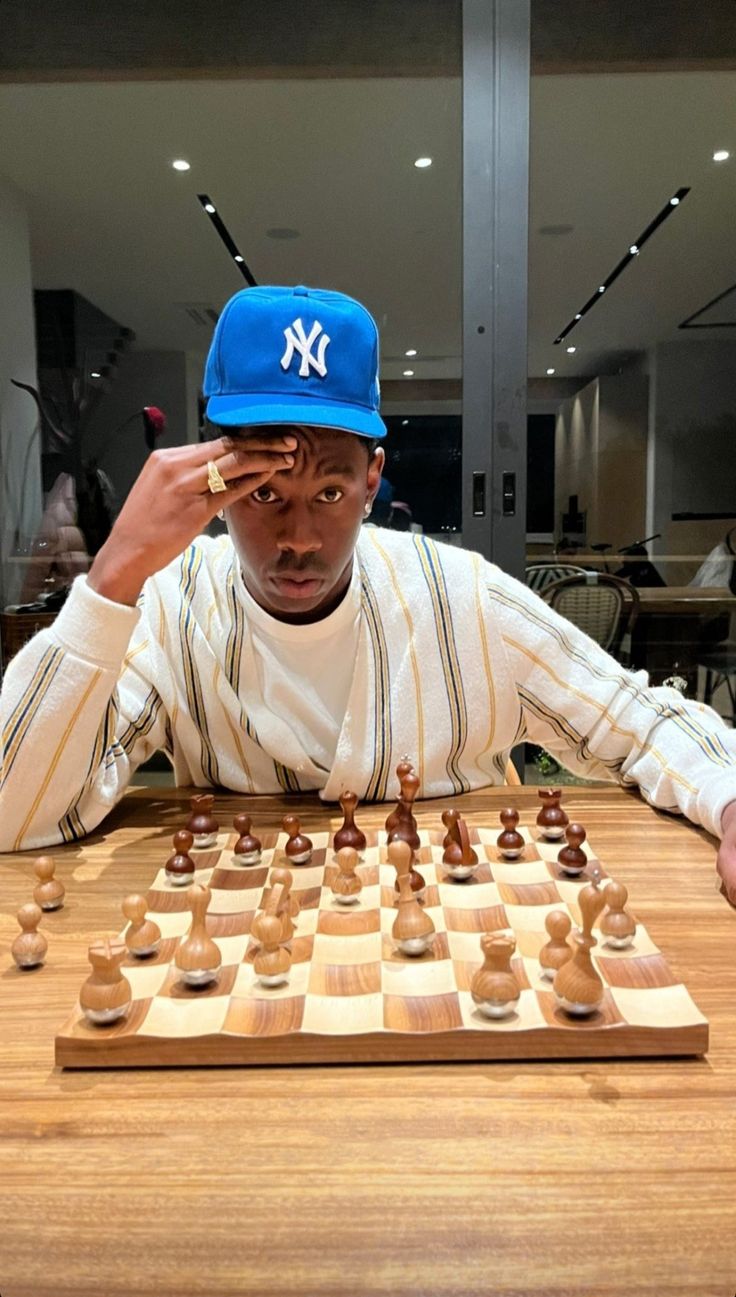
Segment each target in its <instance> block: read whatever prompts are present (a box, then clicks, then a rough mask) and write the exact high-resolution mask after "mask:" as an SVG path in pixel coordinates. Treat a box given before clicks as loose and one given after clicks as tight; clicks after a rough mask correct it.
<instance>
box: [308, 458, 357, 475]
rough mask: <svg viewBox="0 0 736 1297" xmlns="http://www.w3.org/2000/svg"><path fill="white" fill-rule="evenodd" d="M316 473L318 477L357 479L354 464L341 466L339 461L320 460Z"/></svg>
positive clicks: (316, 466)
mask: <svg viewBox="0 0 736 1297" xmlns="http://www.w3.org/2000/svg"><path fill="white" fill-rule="evenodd" d="M314 473H315V476H316V477H357V473H356V471H355V465H354V464H341V463H340V461H339V460H337V459H320V460H318V461H317V463H316V465H315V468H314Z"/></svg>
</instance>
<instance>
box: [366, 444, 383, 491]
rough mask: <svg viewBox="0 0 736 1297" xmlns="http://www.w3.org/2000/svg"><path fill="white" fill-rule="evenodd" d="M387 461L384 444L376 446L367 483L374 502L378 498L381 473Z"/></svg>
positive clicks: (369, 467)
mask: <svg viewBox="0 0 736 1297" xmlns="http://www.w3.org/2000/svg"><path fill="white" fill-rule="evenodd" d="M385 463H386V454H385V451H384V449H383V446H376V449H375V450H374V452H373V456H372V458H371V461H370V463H369V465H368V477H367V481H366V485H367V488H368V500H369V502H370V503H371V504H372V503H373V501H374V500H375V498H376V492H377V491H378V488H379V486H380V485H381V474H382V472H383V466H384V464H385Z"/></svg>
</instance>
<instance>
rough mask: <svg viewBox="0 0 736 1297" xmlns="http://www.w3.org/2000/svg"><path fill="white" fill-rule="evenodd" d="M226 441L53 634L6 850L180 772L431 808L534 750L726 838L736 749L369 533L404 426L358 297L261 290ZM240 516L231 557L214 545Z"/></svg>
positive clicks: (14, 711) (105, 554)
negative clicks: (401, 771) (406, 799)
mask: <svg viewBox="0 0 736 1297" xmlns="http://www.w3.org/2000/svg"><path fill="white" fill-rule="evenodd" d="M204 391H205V394H206V396H207V397H208V405H207V416H208V420H209V424H210V427H211V429H212V433H213V436H212V439H211V440H210V441H208V442H205V443H203V444H200V445H184V446H178V447H175V448H173V449H167V450H156V451H154V452H153V453H152V454H151V455H150V457H149V458H148V460H147V461H146V464H145V466H144V468H143V470H142V472H141V474H140V476H139V478H138V480H137V481H136V482H135V484H134V486H133V488H132V490H131V492H130V494H129V496H128V498H127V500H126V502H125V504H124V506H123V509H122V510H121V513H120V515H119V517H118V519H117V521H116V523H115V526H114V528H113V530H112V533H111V535H110V537H109V539H108V540H107V542H106V543H105V545H104V546H103V548H102V549H101V550H100V552H99V553H98V554H97V555H96V557H95V559H94V561H93V563H92V567H91V569H90V571H89V573H88V574H87V575H86V576H80V577H78V578H77V580H76V581H75V583H74V586H73V589H72V591H71V594H70V596H69V599H68V600H67V602H66V604H65V605H64V607H63V608H62V610H61V612H60V613H59V615H58V617H57V619H56V622H55V623H54V625H53V627H51V628H50V629H46V630H43V631H40V632H39V633H38V634H37V635H36V636H35V638H34V639H33V640H32V641H31V642H30V643H29V644H27V645H26V646H25V647H24V648H23V649H22V650H21V651H20V652H19V653H18V654H17V656H16V657H15V658H14V659H13V660H12V661H11V662H10V664H9V666H8V670H7V672H6V676H5V680H4V683H3V688H2V699H1V701H2V736H3V738H2V743H3V750H2V787H1V790H0V847H1V848H2V849H4V850H21V849H28V848H36V847H41V846H45V845H47V844H51V843H56V842H68V841H71V840H72V839H75V838H79V837H81V836H83V835H84V834H85V833H87V832H89V831H90V830H91V829H94V828H95V827H96V826H97V825H98V824H99V823H100V822H101V821H102V820H103V818H104V816H105V815H106V813H107V812H108V811H109V810H110V808H111V807H112V806H113V805H114V804H115V803H116V802H117V801H118V800H119V798H120V797H121V796H122V794H123V792H124V790H125V788H126V785H127V784H128V782H129V780H130V778H131V776H132V774H133V772H134V771H135V769H136V767H137V766H138V765H139V764H140V763H141V762H142V761H144V760H145V759H146V758H147V757H149V756H150V754H151V753H152V752H154V751H155V750H156V749H163V750H164V751H165V752H166V753H167V754H168V756H169V758H170V760H171V763H172V765H173V768H174V771H175V775H176V779H177V782H178V783H180V784H194V785H197V786H199V787H202V788H207V787H210V786H216V785H222V786H225V787H227V788H230V789H234V790H237V791H238V792H240V793H243V794H248V793H274V792H279V791H284V792H290V793H299V792H300V791H307V790H319V792H320V795H321V796H322V797H323V798H324V799H326V800H327V801H336V800H337V799H338V798H339V796H340V793H341V792H342V791H343V790H344V789H345V788H351V789H354V790H355V792H356V793H357V794H358V795H359V796H360V797H361V798H362V799H367V800H382V799H385V798H386V797H389V796H392V795H393V794H394V792H395V789H394V786H393V780H392V774H393V770H394V767H395V766H396V762H397V760H398V759H399V758H400V757H401V756H402V754H404V753H406V752H409V753H411V754H412V757H413V759H414V760H415V763H416V767H417V773H418V775H419V777H420V781H421V787H422V791H423V794H424V795H426V796H430V797H438V796H445V797H448V796H453V795H456V794H459V793H462V792H464V791H466V790H467V789H471V788H479V787H483V786H486V785H490V784H499V783H502V782H503V781H504V771H505V766H506V761H507V756H508V753H509V750H510V748H511V747H512V745H513V744H514V743H518V742H519V741H521V740H522V739H524V738H527V739H529V740H530V741H532V742H534V743H538V744H541V745H542V746H543V747H545V748H547V749H548V750H549V751H550V752H552V753H554V754H555V756H557V757H559V758H560V760H561V761H563V762H564V763H565V764H566V765H567V766H568V767H569V768H570V769H572V770H574V771H576V772H578V773H580V774H583V775H593V776H595V777H601V776H603V777H605V778H607V779H611V780H619V781H621V782H625V783H627V784H638V785H639V787H640V789H641V791H642V793H643V795H644V796H645V797H646V798H647V800H649V801H650V802H652V803H653V804H654V805H655V806H658V807H662V808H663V809H666V810H669V811H675V812H677V811H679V812H682V813H684V814H685V815H686V816H688V817H689V818H690V819H691V820H693V821H694V822H695V823H696V824H702V825H704V826H705V828H706V829H708V830H709V831H710V832H711V833H714V834H716V835H718V836H720V837H721V838H722V845H721V850H720V855H719V869H720V871H721V873H722V875H723V877H724V878H725V880H726V882H727V886H728V887H729V888H730V890H731V892H732V894H733V896H734V898H735V899H736V735H734V732H733V730H731V729H729V728H728V727H727V726H726V725H725V724H724V723H723V722H722V721H721V720H720V719H719V718H718V716H717V715H716V714H715V713H714V712H713V711H711V710H709V709H708V708H703V707H701V706H699V705H698V704H696V703H693V702H689V701H687V700H685V699H683V698H682V697H680V695H679V694H677V693H675V692H674V691H672V690H669V689H666V688H656V689H650V688H648V687H647V680H646V677H645V675H644V674H643V673H641V672H638V673H631V672H628V671H626V670H624V669H623V668H622V667H621V666H619V664H618V663H617V662H615V661H614V660H613V659H612V658H610V657H608V656H607V655H606V654H605V653H604V652H603V651H602V650H601V649H600V648H599V647H598V645H597V644H595V643H593V642H592V641H591V640H589V639H587V638H586V636H585V635H583V634H582V633H581V632H580V631H579V630H577V629H576V628H575V627H574V626H572V625H570V624H569V623H567V622H565V621H564V620H562V619H561V618H560V617H559V616H557V615H556V614H555V613H554V612H553V611H552V610H551V609H550V608H549V607H547V605H546V604H544V603H543V602H542V601H541V600H540V599H539V598H538V597H537V596H536V595H535V594H533V593H532V592H531V591H529V590H528V589H527V588H526V587H525V586H524V585H522V584H520V583H519V582H517V581H515V580H513V579H512V578H511V577H509V576H507V575H505V574H504V573H503V572H501V571H500V570H499V569H498V568H497V567H494V566H493V565H492V564H489V563H486V562H485V561H484V560H483V559H482V558H481V557H480V556H479V555H477V554H473V553H469V552H467V551H465V550H462V549H456V548H454V547H450V546H445V545H437V544H434V543H433V542H432V541H431V540H429V539H428V538H426V537H423V536H418V535H413V534H410V533H398V532H393V531H385V530H381V529H379V528H374V527H364V526H363V523H364V522H365V521H366V519H367V517H368V515H369V514H370V511H371V503H372V501H373V500H374V498H375V496H376V493H377V491H378V487H379V483H380V478H381V470H382V467H383V462H384V453H383V450H382V448H381V443H382V441H383V438H384V436H385V431H386V430H385V427H384V424H383V422H382V420H381V417H380V414H379V384H378V333H377V330H376V325H375V323H374V321H373V319H372V317H371V316H370V315H369V313H368V311H367V310H366V309H365V308H364V307H363V306H361V305H360V304H359V303H358V302H356V301H353V300H352V299H351V298H349V297H346V296H345V295H344V294H342V293H337V292H328V291H322V290H317V289H311V288H304V287H297V288H265V287H258V288H249V289H244V290H243V291H242V292H239V293H237V294H236V295H235V296H234V297H233V298H232V299H231V300H230V301H229V302H228V303H227V305H226V306H225V308H224V310H223V312H222V315H221V316H220V319H219V321H218V324H217V327H216V329H215V334H214V338H213V340H212V346H211V350H210V354H209V357H208V360H207V367H206V372H205V380H204ZM221 510H222V511H224V518H225V520H226V523H227V535H225V536H220V537H218V538H210V537H207V536H204V535H203V534H202V533H203V531H204V529H205V528H206V527H207V525H208V523H210V521H211V520H212V519H213V518H214V516H215V514H217V513H218V512H219V511H221Z"/></svg>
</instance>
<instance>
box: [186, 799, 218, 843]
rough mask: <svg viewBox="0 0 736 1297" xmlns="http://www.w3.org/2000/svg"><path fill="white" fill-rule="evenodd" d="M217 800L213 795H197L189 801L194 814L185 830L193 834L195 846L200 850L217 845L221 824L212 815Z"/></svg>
mask: <svg viewBox="0 0 736 1297" xmlns="http://www.w3.org/2000/svg"><path fill="white" fill-rule="evenodd" d="M214 804H215V798H214V795H213V794H212V793H196V794H195V796H194V797H191V798H190V799H189V805H190V806H191V808H192V813H191V815H190V816H189V819H188V820H187V822H186V824H185V825H184V827H185V829H188V831H189V832H190V833H191V834H192V837H193V838H194V845H195V847H197V849H198V850H202V849H206V848H207V847H214V846H215V845H216V843H217V833H218V830H219V827H220V826H219V824H218V823H217V820H216V819H215V817H214V815H213V814H212V808H213V807H214Z"/></svg>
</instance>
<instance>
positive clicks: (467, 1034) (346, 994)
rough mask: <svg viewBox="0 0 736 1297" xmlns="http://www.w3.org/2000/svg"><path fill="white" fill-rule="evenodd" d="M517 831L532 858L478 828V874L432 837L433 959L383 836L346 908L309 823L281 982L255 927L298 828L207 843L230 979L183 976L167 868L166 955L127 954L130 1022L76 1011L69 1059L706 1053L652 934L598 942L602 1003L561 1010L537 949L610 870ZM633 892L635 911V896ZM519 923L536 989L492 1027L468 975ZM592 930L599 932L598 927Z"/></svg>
mask: <svg viewBox="0 0 736 1297" xmlns="http://www.w3.org/2000/svg"><path fill="white" fill-rule="evenodd" d="M520 830H521V832H522V834H523V836H524V838H525V841H526V844H527V845H526V848H525V853H524V859H522V860H519V861H506V860H503V859H502V858H501V857H500V855H499V853H498V851H497V849H496V846H495V841H496V838H497V836H498V832H499V829H498V827H496V828H492V829H491V828H489V829H485V828H480V829H478V828H470V838H471V841H472V843H473V844H474V846H475V849H476V851H477V852H478V855H479V856H480V859H481V864H480V866H479V867H478V869H477V871H476V873H475V874H474V876H473V877H472V878H471V879H469V880H467V881H465V882H459V881H456V880H454V879H452V878H450V877H449V876H448V875H447V874H446V871H445V869H444V867H443V865H442V839H443V836H444V831H439V832H434V831H427V830H423V831H421V832H420V838H421V848H420V851H419V853H418V858H419V865H418V868H419V869H420V870H421V872H422V874H423V876H424V878H425V880H426V883H427V894H426V899H425V902H424V904H425V908H426V910H427V912H428V913H429V914H430V915H431V917H432V920H433V922H434V925H435V929H436V936H435V938H434V943H433V948H432V950H431V951H428V952H427V953H425V954H424V955H422V956H419V957H413V958H412V957H409V956H406V955H403V954H401V953H400V952H399V951H398V950H397V948H396V946H395V943H394V941H393V939H392V937H391V928H392V925H393V922H394V918H395V915H396V908H395V900H394V898H395V892H394V881H395V878H396V874H395V870H394V869H393V867H392V866H391V865H389V864H388V862H387V857H386V845H385V843H386V837H385V834H383V833H380V834H377V833H375V832H374V833H368V834H367V835H366V836H367V838H368V846H367V848H366V851H365V853H364V857H363V862H362V864H361V865H360V867H359V870H358V872H359V873H360V876H361V878H362V881H363V889H362V891H361V893H360V895H359V898H358V901H357V902H356V903H355V904H354V905H352V906H350V907H345V906H343V905H341V904H339V902H337V901H336V899H335V897H334V896H333V894H332V891H331V887H330V881H331V878H332V876H333V874H334V871H335V868H336V867H335V865H334V862H333V860H334V858H333V852H332V846H331V842H332V838H331V836H330V835H328V834H327V833H311V834H310V836H311V838H312V841H313V843H314V853H313V856H312V860H311V862H310V863H309V864H307V865H304V866H292V869H293V874H294V884H293V888H292V891H293V894H294V895H295V896H296V897H297V898H298V900H299V902H300V906H301V910H300V914H299V917H298V919H297V926H296V935H295V937H294V939H293V943H292V954H293V963H292V968H291V973H290V976H289V981H288V983H287V984H286V985H283V986H280V987H276V988H266V987H264V986H262V985H261V984H260V983H259V982H258V980H257V979H256V977H255V973H254V969H253V958H254V955H255V946H254V942H253V940H252V938H251V937H250V935H249V934H250V928H251V923H252V921H253V918H254V915H255V914H256V912H257V910H258V908H259V906H260V901H261V897H262V894H263V890H264V888H265V887H266V886H267V882H268V873H269V869H270V866H271V865H272V864H286V863H288V862H287V861H286V859H285V857H284V854H283V846H284V843H285V841H286V837H285V835H284V834H280V835H276V834H275V833H274V834H270V835H269V834H264V833H259V836H260V837H261V840H262V842H263V847H264V850H263V859H262V862H261V864H259V865H256V866H252V867H244V866H239V865H235V864H233V863H232V858H231V856H232V847H233V844H234V842H235V837H236V835H235V834H234V833H227V832H221V833H220V835H219V837H218V842H217V846H216V847H215V848H213V849H212V850H208V851H193V852H192V855H193V856H194V857H195V860H196V871H197V872H196V880H197V881H198V882H202V883H207V885H208V886H209V887H210V888H211V891H212V901H211V904H210V908H209V913H208V916H207V926H208V930H209V932H210V934H211V935H212V936H213V938H214V939H215V941H216V942H217V944H218V945H219V947H220V950H221V952H222V967H221V969H220V974H219V978H218V980H217V982H216V984H214V985H210V986H208V987H205V988H202V989H200V990H194V989H192V988H190V987H187V986H185V985H184V984H183V983H182V981H181V980H180V975H179V973H178V970H177V969H176V966H175V964H174V954H175V950H176V946H177V943H178V941H179V940H180V938H181V937H182V936H183V935H185V934H186V932H187V931H188V926H189V920H190V913H189V909H188V905H187V896H186V888H185V887H184V888H182V887H175V886H173V885H172V884H171V883H169V882H168V881H167V879H166V875H165V872H164V870H163V868H162V869H161V870H160V871H159V873H158V875H157V877H156V878H155V880H154V882H153V886H152V887H151V889H150V891H149V893H148V907H149V909H148V912H149V914H150V915H151V916H152V917H153V918H155V919H156V922H157V923H158V924H159V927H160V928H161V931H162V937H163V940H162V943H161V947H160V950H159V951H158V953H157V954H156V955H155V956H154V957H152V958H150V959H147V960H136V959H134V958H132V957H130V956H129V957H128V958H127V959H126V961H125V964H124V966H123V971H124V973H125V976H126V977H127V978H128V980H129V982H130V985H131V987H132V991H133V1002H132V1004H131V1007H130V1010H129V1012H128V1015H127V1017H126V1018H125V1019H123V1020H122V1021H120V1022H117V1023H114V1024H112V1025H110V1026H103V1027H97V1026H93V1025H91V1024H89V1023H87V1021H86V1020H85V1019H84V1017H83V1015H82V1012H81V1009H80V1008H79V1005H77V1007H76V1009H75V1011H74V1012H73V1013H72V1015H71V1017H70V1019H69V1021H68V1022H67V1023H66V1024H65V1025H64V1027H63V1028H62V1030H61V1031H60V1033H59V1034H58V1036H57V1037H56V1061H57V1063H58V1064H60V1065H61V1066H65V1067H95V1068H117V1067H133V1066H164V1067H192V1066H197V1065H207V1064H240V1065H260V1064H267V1063H284V1064H303V1063H337V1062H358V1061H360V1062H391V1061H415V1062H425V1061H431V1060H448V1061H449V1060H459V1059H517V1058H518V1059H554V1058H587V1057H591V1058H592V1057H596V1058H600V1057H611V1058H613V1057H626V1056H639V1055H679V1054H702V1053H704V1052H705V1051H706V1049H707V1047H708V1023H707V1021H706V1019H705V1018H704V1017H703V1016H702V1014H701V1013H700V1012H699V1010H698V1009H697V1007H696V1006H695V1004H694V1003H693V1001H692V999H691V998H690V995H689V993H688V991H687V989H686V988H685V986H684V985H683V984H682V983H681V982H680V981H679V979H678V978H677V977H676V976H674V975H673V973H672V972H671V970H670V968H669V967H668V965H667V963H666V961H665V959H664V957H663V956H662V954H660V952H659V950H658V949H657V947H656V946H655V945H654V943H653V941H652V940H651V938H650V937H649V935H648V933H647V932H646V930H645V929H644V928H643V927H641V926H638V927H637V932H636V937H635V939H634V944H633V946H632V947H630V948H629V949H628V950H623V951H618V950H612V949H608V948H606V946H605V945H603V944H602V943H601V941H599V944H598V945H597V946H596V947H595V948H594V950H593V962H594V964H595V966H596V967H597V969H598V971H599V973H600V975H601V977H602V979H603V982H604V985H605V995H604V999H603V1002H602V1004H601V1006H600V1008H599V1009H598V1010H597V1011H596V1012H595V1013H593V1014H592V1015H591V1016H590V1017H587V1018H574V1017H571V1016H570V1015H568V1014H567V1013H566V1012H565V1011H564V1010H563V1009H562V1008H560V1007H559V1006H558V1004H557V1001H556V999H555V995H554V992H553V990H552V986H551V983H550V982H548V981H546V980H545V979H543V978H542V977H541V976H540V971H539V964H538V959H537V956H538V953H539V950H540V949H541V947H542V945H544V943H545V942H546V941H547V939H548V937H547V933H546V931H545V927H544V920H545V917H546V915H547V914H548V913H549V912H550V911H551V910H554V909H563V910H566V911H567V912H568V913H569V915H570V917H571V919H572V921H573V924H575V925H578V924H579V923H580V920H581V916H580V911H579V908H578V905H577V900H576V898H577V894H578V892H579V891H580V889H581V887H583V886H584V885H585V884H586V883H587V882H589V881H590V879H591V869H592V868H593V867H596V866H597V868H598V870H599V871H600V875H601V876H602V878H603V879H604V880H605V879H606V877H607V875H606V871H605V868H604V867H603V865H602V863H601V862H600V861H599V860H598V859H597V857H596V856H595V854H594V851H593V849H592V848H591V845H590V844H589V843H586V852H587V855H588V867H587V869H586V871H585V872H584V873H583V874H582V875H581V877H580V878H579V879H570V878H566V877H565V876H564V875H562V874H561V872H560V870H559V868H558V866H557V864H556V858H557V853H558V851H559V847H560V844H559V843H553V842H545V841H544V840H542V839H540V838H539V836H538V833H537V830H536V828H534V829H531V830H530V829H529V828H525V827H523V826H520ZM255 831H258V829H257V827H256V830H255ZM631 901H632V908H633V912H634V914H635V912H636V897H635V896H634V897H632V898H631ZM509 929H510V930H511V931H513V933H514V935H515V937H516V943H517V945H516V954H515V957H514V959H513V967H514V970H515V972H516V973H517V976H518V978H519V981H520V984H521V987H522V991H521V997H520V1000H519V1002H518V1006H517V1009H516V1011H515V1012H514V1013H513V1014H512V1015H511V1016H510V1017H509V1018H506V1019H501V1020H497V1021H493V1020H489V1019H487V1018H485V1017H484V1016H483V1015H482V1014H481V1013H480V1012H479V1010H478V1009H477V1008H476V1006H475V1004H474V1002H473V999H472V996H471V993H470V983H471V980H472V977H473V974H474V972H475V971H476V969H477V968H479V967H480V965H481V963H482V955H481V950H480V937H481V934H482V933H484V932H491V931H495V930H505V931H508V930H509ZM593 931H594V935H597V936H598V938H600V937H601V934H600V932H599V931H598V929H597V925H596V927H595V928H594V930H593Z"/></svg>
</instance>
